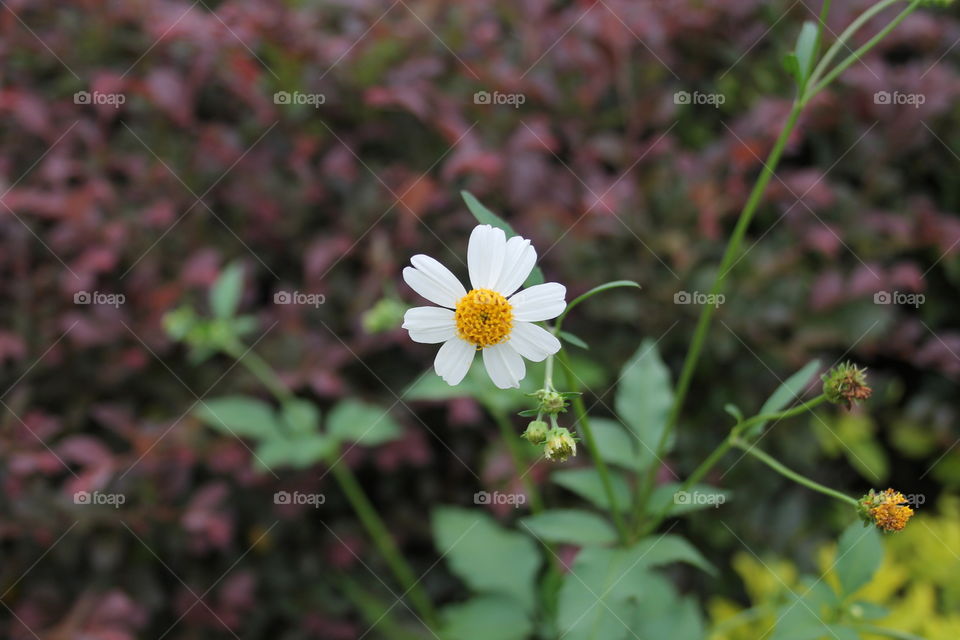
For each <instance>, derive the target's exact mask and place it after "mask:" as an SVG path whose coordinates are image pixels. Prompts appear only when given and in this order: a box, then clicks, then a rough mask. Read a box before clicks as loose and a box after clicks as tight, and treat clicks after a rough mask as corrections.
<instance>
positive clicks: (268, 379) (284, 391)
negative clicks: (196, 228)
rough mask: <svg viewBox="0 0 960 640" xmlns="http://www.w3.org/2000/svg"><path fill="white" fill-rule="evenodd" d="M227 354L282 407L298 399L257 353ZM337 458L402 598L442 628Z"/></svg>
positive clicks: (343, 484)
mask: <svg viewBox="0 0 960 640" xmlns="http://www.w3.org/2000/svg"><path fill="white" fill-rule="evenodd" d="M225 351H226V352H227V353H228V354H230V355H231V356H232V357H234V358H235V359H236V360H237V361H238V362H240V363H241V364H242V365H243V366H244V367H246V368H247V370H248V371H250V373H252V374H253V375H254V376H256V377H257V379H258V380H260V381H261V382H262V383H263V384H264V386H265V387H267V389H269V390H270V392H271V393H272V394H273V395H274V396H275V397H276V399H277V401H278V402H280V403H286V402H289V401H290V400H293V399H294V397H295V396H294V395H293V393H292V392H291V391H290V389H288V388H287V386H286V385H285V384H284V383H283V381H282V380H281V379H280V376H278V375H277V373H276V371H274V370H273V367H271V366H270V365H269V364H268V363H267V361H266V360H264V359H263V358H261V357H260V356H259V355H257V353H255V352H254V351H253V350H244V349H243V348H242V345H239V344H238V345H230V346H229V347H227V348H226V349H225ZM338 462H339V461H338V460H337V459H336V458H335V457H331V458H330V459H329V460H328V464H329V467H330V471H331V473H332V474H333V477H334V479H335V480H336V481H337V484H338V485H340V489H341V491H343V493H344V495H346V496H347V500H348V501H349V502H350V506H352V507H353V510H354V512H355V513H356V514H357V517H358V518H360V522H361V524H363V526H364V528H365V529H366V530H367V533H368V534H369V535H370V537H371V538H372V539H373V542H374V544H375V545H376V547H377V549H378V550H379V551H380V553H381V554H382V555H383V557H384V559H385V560H386V561H387V564H388V565H389V566H390V569H391V571H393V574H394V575H395V576H396V578H397V580H399V582H400V584H401V585H402V586H403V587H404V588H405V589H406V591H405V592H404V593H403V596H401V597H407V596H409V598H410V602H411V603H412V604H413V606H414V608H415V609H416V610H417V613H419V614H420V616H422V617H423V618H424V620H425V621H426V623H427V624H428V626H430V627H432V628H439V626H438V624H439V618H438V617H437V613H436V610H435V609H434V608H433V603H432V602H431V601H430V598H429V597H428V596H427V595H426V593H425V592H424V591H423V590H422V589H421V588H420V586H419V581H418V580H417V578H416V575H415V574H414V573H413V569H411V568H410V565H409V564H407V562H406V560H404V558H403V556H402V555H401V553H400V551H399V549H398V548H397V545H396V543H395V542H394V540H393V537H392V536H391V535H390V532H389V530H388V529H387V527H386V525H385V524H384V523H383V520H381V519H380V516H379V515H378V514H377V510H376V509H375V508H374V507H373V505H372V504H371V502H370V499H369V498H367V495H366V493H364V491H363V488H362V487H361V486H360V483H359V482H357V479H356V477H355V476H354V475H353V472H352V471H351V470H350V468H349V467H347V466H346V465H345V464H338Z"/></svg>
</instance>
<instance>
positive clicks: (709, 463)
mask: <svg viewBox="0 0 960 640" xmlns="http://www.w3.org/2000/svg"><path fill="white" fill-rule="evenodd" d="M826 399H827V397H826V396H825V395H819V396H817V397H816V398H814V399H813V400H810V401H809V402H805V403H803V404H800V405H797V406H796V407H793V408H792V409H787V410H786V411H780V412H778V413H765V414H761V415H756V416H753V417H752V418H748V419H747V420H744V421H743V422H738V423H737V424H736V425H734V426H733V428H732V429H731V430H730V433H729V434H728V435H727V437H726V438H724V439H723V441H722V442H721V443H720V444H718V445H717V447H716V448H715V449H714V450H713V451H712V452H710V455H708V456H707V457H706V458H705V459H704V460H703V462H701V463H700V464H699V465H698V466H697V468H696V469H694V470H693V473H691V474H690V475H689V476H688V477H687V479H686V480H684V481H683V483H682V484H681V485H680V487H679V488H678V489H677V492H678V493H680V492H683V491H689V490H690V487H692V486H693V485H695V484H696V483H698V482H700V480H702V479H703V477H704V476H705V475H707V473H708V472H709V471H710V470H711V469H712V468H713V467H714V466H716V464H717V463H718V462H720V460H721V459H722V458H723V456H724V455H726V453H727V452H728V451H729V450H730V449H732V448H733V447H734V445H735V442H736V440H737V438H738V437H739V436H740V434H741V433H743V432H744V431H746V430H747V429H748V428H750V427H751V426H753V425H755V424H757V423H760V422H769V421H771V420H783V419H785V418H790V417H793V416H796V415H799V414H801V413H804V412H806V411H809V410H811V409H813V408H814V407H816V406H818V405H819V404H821V403H822V402H824V401H825V400H826ZM670 510H671V509H670V506H669V505H668V506H666V507H665V508H663V509H661V510H660V511H659V512H658V513H657V514H656V515H654V516H653V518H651V519H650V520H649V521H648V522H647V523H646V524H644V525H643V526H642V527H641V530H640V531H641V533H640V535H641V537H642V536H645V535H647V534H649V533H651V532H652V531H653V530H655V529H656V528H657V527H658V526H659V525H660V523H661V522H663V521H664V520H665V519H666V518H667V516H669V515H670Z"/></svg>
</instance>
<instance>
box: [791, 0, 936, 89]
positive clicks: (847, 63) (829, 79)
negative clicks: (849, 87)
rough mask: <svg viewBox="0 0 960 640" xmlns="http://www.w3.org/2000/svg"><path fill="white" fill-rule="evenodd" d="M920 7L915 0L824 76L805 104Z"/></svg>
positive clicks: (891, 0)
mask: <svg viewBox="0 0 960 640" xmlns="http://www.w3.org/2000/svg"><path fill="white" fill-rule="evenodd" d="M893 1H895V0H885V2H884V3H881V4H885V3H886V4H892V2H893ZM877 6H879V5H877ZM919 6H920V0H913V2H911V3H910V6H908V7H907V8H906V9H904V10H903V11H901V12H900V13H899V14H898V15H897V17H896V18H894V19H893V20H891V21H890V24H888V25H887V26H886V27H884V28H883V29H881V30H880V31H879V32H878V33H877V35H875V36H873V37H872V38H870V40H868V41H867V43H866V44H864V45H863V46H862V47H860V48H859V49H857V50H856V51H854V52H853V53H851V54H850V55H849V56H847V57H846V58H845V59H844V60H843V62H841V63H840V64H838V65H837V66H836V67H834V68H833V69H832V70H831V71H830V73H828V74H827V75H826V76H824V78H823V80H820V81H819V82H818V83H817V84H815V85H814V86H813V88H812V89H810V90H809V91H807V94H806V95H805V96H804V98H803V101H804V103H806V102H809V101H810V99H811V98H812V97H813V96H815V95H816V94H818V93H819V92H820V91H822V90H823V89H824V88H826V87H827V85H829V84H830V83H831V82H833V81H834V80H835V79H836V77H837V76H839V75H840V74H841V73H843V72H844V71H846V70H847V68H848V67H849V66H850V65H852V64H853V63H854V62H857V61H859V60H860V59H861V58H862V57H863V55H864V54H865V53H867V52H868V51H870V49H873V48H874V47H875V46H876V45H877V43H879V42H880V41H881V40H883V39H884V38H885V37H887V35H888V34H889V33H890V32H891V31H893V30H894V29H895V28H896V27H897V26H898V25H899V24H900V23H901V22H903V21H904V20H905V19H906V18H907V16H909V15H910V14H911V13H913V12H914V11H915V10H916V9H917V7H919Z"/></svg>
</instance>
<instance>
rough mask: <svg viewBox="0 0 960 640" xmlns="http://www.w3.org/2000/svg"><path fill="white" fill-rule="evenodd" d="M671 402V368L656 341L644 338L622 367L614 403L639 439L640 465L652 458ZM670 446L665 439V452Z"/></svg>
mask: <svg viewBox="0 0 960 640" xmlns="http://www.w3.org/2000/svg"><path fill="white" fill-rule="evenodd" d="M672 402H673V390H672V386H671V382H670V371H669V370H668V369H667V366H666V365H665V364H664V363H663V360H661V359H660V354H659V353H658V352H657V347H656V343H655V342H654V341H652V340H649V339H648V340H644V341H643V344H641V345H640V348H639V349H638V350H637V352H636V353H635V354H634V355H633V357H631V358H630V360H628V361H627V363H626V364H625V365H624V366H623V370H622V371H621V373H620V383H619V384H618V385H617V395H616V398H615V402H614V406H615V408H616V411H617V415H618V416H619V417H620V419H621V420H623V422H624V423H625V424H626V425H627V426H628V427H630V429H631V431H633V434H634V436H636V439H637V440H638V443H639V445H640V446H639V447H638V448H637V455H638V457H639V459H640V465H641V468H644V467H646V466H647V465H649V464H651V463H653V462H654V461H655V452H656V451H657V447H658V446H659V444H660V440H661V438H662V436H663V433H664V429H666V425H667V416H668V415H669V413H670V405H671V404H672ZM671 447H672V443H671V442H668V443H667V447H666V449H665V451H664V453H666V452H667V451H669V450H670V449H671Z"/></svg>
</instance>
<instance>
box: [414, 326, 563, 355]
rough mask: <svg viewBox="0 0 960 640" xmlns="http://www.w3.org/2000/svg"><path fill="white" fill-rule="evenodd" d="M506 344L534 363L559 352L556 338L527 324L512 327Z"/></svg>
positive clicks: (542, 329) (544, 330) (540, 328)
mask: <svg viewBox="0 0 960 640" xmlns="http://www.w3.org/2000/svg"><path fill="white" fill-rule="evenodd" d="M411 335H412V334H411ZM508 344H509V345H510V346H511V347H513V348H514V350H515V351H516V352H517V353H519V354H520V355H521V356H523V357H524V358H526V359H527V360H533V361H534V362H540V361H541V360H544V359H545V358H546V357H547V356H550V355H553V354H555V353H556V352H557V351H560V341H559V340H557V338H556V336H554V335H553V334H552V333H550V332H549V331H547V330H546V329H544V328H543V327H538V326H537V325H535V324H531V323H529V322H517V323H515V324H514V325H513V329H511V330H510V340H509V342H508Z"/></svg>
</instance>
